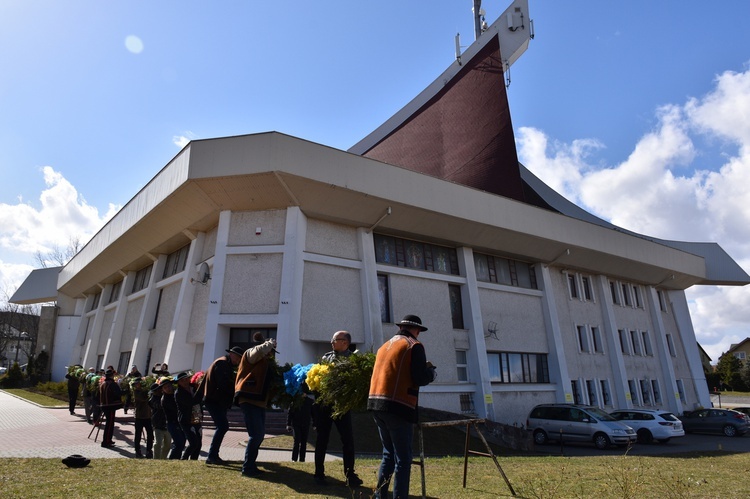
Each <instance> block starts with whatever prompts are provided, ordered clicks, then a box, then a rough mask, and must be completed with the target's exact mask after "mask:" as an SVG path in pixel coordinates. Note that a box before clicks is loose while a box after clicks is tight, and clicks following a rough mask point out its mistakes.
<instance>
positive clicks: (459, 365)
mask: <svg viewBox="0 0 750 499" xmlns="http://www.w3.org/2000/svg"><path fill="white" fill-rule="evenodd" d="M456 374H457V375H458V381H461V382H468V381H469V366H468V364H467V363H466V350H456Z"/></svg>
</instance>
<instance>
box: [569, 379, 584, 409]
mask: <svg viewBox="0 0 750 499" xmlns="http://www.w3.org/2000/svg"><path fill="white" fill-rule="evenodd" d="M570 387H571V388H572V390H573V403H574V404H583V398H582V397H581V383H580V382H579V381H578V380H577V379H574V380H571V381H570Z"/></svg>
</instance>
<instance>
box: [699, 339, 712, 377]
mask: <svg viewBox="0 0 750 499" xmlns="http://www.w3.org/2000/svg"><path fill="white" fill-rule="evenodd" d="M698 355H700V358H701V364H703V372H706V373H710V372H712V371H713V370H714V366H712V365H711V360H712V359H711V357H709V356H708V354H707V353H706V351H705V350H703V347H702V346H701V344H700V343H698Z"/></svg>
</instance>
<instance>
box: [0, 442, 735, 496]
mask: <svg viewBox="0 0 750 499" xmlns="http://www.w3.org/2000/svg"><path fill="white" fill-rule="evenodd" d="M500 463H501V466H502V467H503V470H504V471H505V474H506V475H507V477H508V479H509V481H510V483H511V485H512V486H513V488H514V489H515V492H516V495H517V496H518V497H525V498H567V497H575V498H579V497H597V498H643V497H659V498H687V497H690V498H702V497H707V498H708V497H721V498H739V497H747V495H748V493H750V485H748V484H747V480H746V478H745V477H746V476H747V471H748V469H750V454H728V453H712V454H710V455H684V456H678V457H644V456H627V455H626V456H617V457H613V456H601V457H577V458H566V457H520V456H514V457H505V458H501V459H500ZM260 464H261V468H263V469H265V470H266V471H267V473H266V474H265V475H264V478H262V479H247V478H242V477H241V476H240V473H239V471H240V463H238V462H234V463H231V464H230V465H229V466H226V467H219V466H206V465H205V464H204V463H203V462H202V461H197V462H196V461H169V462H159V463H156V462H154V461H147V460H135V459H97V460H94V461H92V463H91V464H90V465H89V466H88V467H87V468H83V469H68V468H66V467H65V466H64V465H63V464H62V463H61V462H60V460H59V459H0V489H2V491H3V497H24V498H25V497H50V498H56V497H61V498H70V497H90V498H96V497H108V498H118V497H123V498H124V497H130V498H132V497H139V498H151V497H153V498H159V499H163V498H165V497H169V498H170V499H171V498H178V497H201V496H208V495H210V496H212V497H219V496H226V497H236V496H238V495H239V496H248V497H264V498H265V499H272V498H288V497H341V498H354V497H356V498H360V497H371V496H372V489H373V488H374V486H375V479H376V473H377V467H378V464H379V462H378V460H377V459H358V461H357V469H358V472H359V474H360V476H361V477H362V479H363V480H364V482H365V483H364V485H363V487H362V488H359V489H357V490H350V489H348V488H347V487H346V486H345V485H344V483H343V482H342V481H341V477H338V476H336V473H337V472H334V471H333V470H332V474H334V477H333V480H332V483H331V484H329V485H328V486H325V487H322V486H318V485H316V484H315V483H314V482H313V479H312V474H313V468H314V465H313V463H311V462H307V463H291V462H284V463H260ZM425 470H426V484H427V496H428V497H431V498H442V497H450V498H452V499H459V498H490V497H510V496H511V495H510V490H509V489H508V487H507V485H506V484H505V481H504V480H503V478H502V477H501V475H500V473H499V472H498V470H497V468H496V467H495V465H494V463H493V461H492V460H491V459H489V458H480V457H472V458H470V460H469V466H468V477H467V487H466V488H463V487H462V482H463V459H462V458H457V457H448V458H433V459H427V460H426V466H425ZM410 493H411V495H413V496H416V497H419V496H420V495H421V481H420V472H419V468H418V467H416V466H415V467H413V469H412V479H411V490H410Z"/></svg>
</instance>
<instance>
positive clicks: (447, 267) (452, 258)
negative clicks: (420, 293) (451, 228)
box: [373, 234, 459, 275]
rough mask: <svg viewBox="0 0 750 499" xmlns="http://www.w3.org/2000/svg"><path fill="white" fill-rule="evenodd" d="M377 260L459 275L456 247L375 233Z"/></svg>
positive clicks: (411, 267)
mask: <svg viewBox="0 0 750 499" xmlns="http://www.w3.org/2000/svg"><path fill="white" fill-rule="evenodd" d="M373 240H374V244H375V261H376V262H378V263H385V264H388V265H395V266H397V267H405V268H409V269H416V270H426V271H428V272H439V273H441V274H453V275H459V272H458V257H457V255H456V249H455V248H447V247H444V246H436V245H434V244H428V243H421V242H419V241H412V240H409V239H401V238H398V237H391V236H384V235H382V234H375V236H374V238H373Z"/></svg>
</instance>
